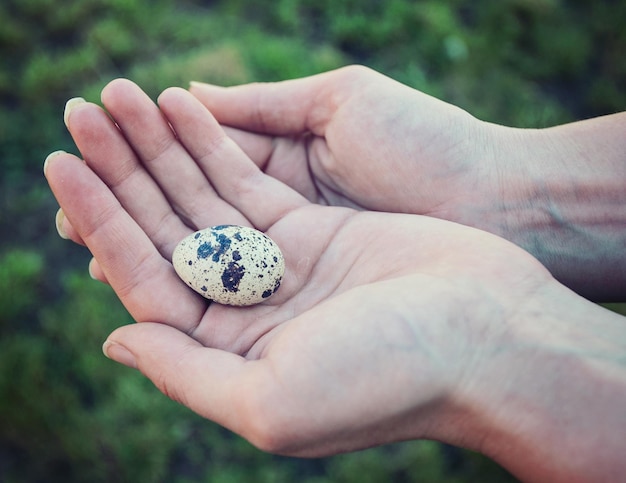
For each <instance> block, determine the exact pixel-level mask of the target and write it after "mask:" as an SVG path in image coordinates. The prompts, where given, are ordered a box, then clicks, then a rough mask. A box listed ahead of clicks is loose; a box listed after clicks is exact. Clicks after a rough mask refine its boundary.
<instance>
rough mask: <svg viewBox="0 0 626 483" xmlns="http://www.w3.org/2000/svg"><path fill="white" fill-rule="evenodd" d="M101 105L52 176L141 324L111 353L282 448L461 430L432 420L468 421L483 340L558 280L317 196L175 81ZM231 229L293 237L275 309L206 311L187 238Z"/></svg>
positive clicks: (518, 255)
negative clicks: (184, 250)
mask: <svg viewBox="0 0 626 483" xmlns="http://www.w3.org/2000/svg"><path fill="white" fill-rule="evenodd" d="M103 101H104V103H105V106H106V107H107V110H108V112H109V114H110V115H111V117H112V118H113V120H114V121H115V122H114V121H113V120H112V119H111V118H110V117H109V116H108V115H107V113H105V112H104V111H102V110H101V109H99V108H98V107H96V106H95V105H93V104H81V105H80V106H76V107H75V108H74V109H73V110H72V111H71V113H70V116H69V119H68V123H69V128H70V131H71V132H72V135H73V137H74V139H75V141H76V143H77V145H78V147H79V149H80V151H81V153H82V155H83V157H84V160H85V163H86V164H85V163H83V162H82V161H81V160H79V159H78V158H75V157H74V156H71V155H68V154H61V155H58V156H55V157H53V158H51V159H50V160H49V162H48V163H47V169H46V175H47V178H48V181H49V183H50V186H51V187H52V189H53V191H54V193H55V196H56V197H57V199H58V201H59V203H60V205H61V207H62V208H63V211H64V213H65V216H66V217H67V220H66V222H65V230H66V231H67V232H68V233H69V234H70V236H71V238H72V239H74V241H76V242H79V243H84V244H85V245H86V246H87V247H88V248H89V249H90V250H91V252H92V254H93V255H94V257H95V259H96V260H97V263H98V265H97V268H96V273H97V274H99V278H102V279H103V280H104V279H106V281H107V282H108V283H109V284H110V285H111V286H112V288H113V289H114V290H115V292H116V293H117V295H118V296H119V298H120V300H121V301H122V302H123V303H124V305H125V306H126V308H127V309H128V310H129V312H130V313H131V315H132V316H133V317H134V319H135V320H136V321H138V322H141V323H140V324H137V325H133V326H128V327H122V328H120V329H118V330H117V331H116V332H114V333H113V334H112V335H111V336H110V338H109V343H108V346H107V349H108V351H109V355H111V356H113V357H115V354H117V355H118V357H116V358H117V359H119V360H120V361H123V362H127V363H128V364H129V365H134V366H136V367H138V368H139V369H140V370H141V371H142V372H143V373H144V374H146V375H147V376H148V377H149V378H151V379H152V380H153V381H154V382H155V384H156V385H157V386H158V387H159V388H160V389H161V390H162V391H163V392H164V393H166V394H167V395H169V396H170V397H172V398H174V399H176V400H178V401H181V402H182V403H184V404H186V405H188V406H189V407H191V408H192V409H193V410H195V411H196V412H198V413H199V414H202V415H203V416H205V417H207V418H210V419H212V420H215V421H217V422H219V423H220V424H222V425H224V426H226V427H228V428H230V429H232V430H233V431H236V432H238V433H240V434H242V435H243V436H245V437H246V438H248V439H250V440H251V441H252V442H253V443H255V444H257V445H258V446H260V447H262V448H264V449H268V450H272V451H276V452H282V453H288V454H294V455H320V454H330V453H335V452H337V451H342V450H351V449H356V448H362V447H366V446H370V445H373V444H379V443H383V442H387V441H395V440H398V439H405V438H413V437H432V438H438V439H444V440H447V441H449V442H452V443H456V442H458V441H464V440H465V435H464V434H463V430H462V428H460V429H459V430H458V432H455V431H449V430H446V432H444V433H442V432H441V427H443V426H442V425H439V424H436V422H437V421H444V420H446V419H450V418H454V417H457V416H458V414H455V411H456V410H454V409H451V408H452V405H451V404H449V403H450V402H451V401H452V400H453V399H454V398H455V397H456V396H458V388H459V387H460V386H461V381H464V380H466V379H467V378H468V377H469V378H471V377H475V375H472V374H468V367H474V365H475V364H472V362H473V361H474V362H475V361H476V360H478V359H480V357H481V354H480V351H477V350H476V348H475V347H474V345H473V342H474V339H475V334H477V333H478V334H485V333H491V332H493V331H494V330H495V332H496V333H497V332H498V331H501V330H503V329H502V323H503V320H504V315H503V314H502V311H501V310H500V308H501V304H502V305H506V306H508V307H516V306H517V305H518V304H519V303H520V301H522V300H524V299H525V297H526V296H527V294H529V293H532V292H533V291H535V290H536V289H537V288H538V287H539V286H541V285H543V284H546V283H551V281H552V279H551V277H550V276H549V274H548V273H547V272H546V271H545V270H544V269H543V268H542V267H541V266H540V265H539V263H538V262H536V260H534V259H533V258H532V257H530V256H529V255H528V254H526V253H525V252H524V251H522V250H520V249H518V248H517V247H515V246H513V245H512V244H509V243H508V242H506V241H504V240H501V239H500V238H498V237H495V236H492V235H489V234H487V233H484V232H481V231H478V230H474V229H471V228H467V227H463V226H460V225H456V224H454V223H450V222H445V221H441V220H435V219H432V218H426V217H421V216H417V215H403V214H384V213H371V212H359V211H355V210H353V209H350V208H346V207H326V206H320V205H317V204H312V203H311V202H310V201H309V200H308V199H307V198H306V197H305V196H303V195H301V194H300V193H298V192H297V191H296V190H294V189H292V188H290V187H288V186H287V185H285V184H283V183H282V182H281V181H280V180H277V179H276V178H273V177H271V176H268V175H267V174H265V173H263V172H262V171H261V170H260V169H259V168H258V167H257V165H256V164H255V163H254V162H253V161H252V160H250V159H249V157H248V156H246V154H244V152H243V151H242V150H241V149H240V148H239V146H238V145H237V144H236V143H235V142H233V140H231V139H230V138H229V137H228V136H226V135H225V133H224V131H223V130H222V128H221V127H220V126H219V125H218V124H217V122H216V121H215V119H214V118H213V117H212V116H211V114H210V113H209V112H208V111H207V110H206V109H205V108H204V107H203V106H202V105H201V104H200V103H199V102H198V101H197V100H196V99H195V98H194V97H193V96H191V95H190V94H189V93H187V92H186V91H184V90H181V89H170V90H167V91H165V92H164V93H163V94H162V95H161V97H160V98H159V104H160V109H159V108H157V107H156V106H155V105H154V104H153V103H152V102H151V101H150V100H149V99H148V98H147V97H146V96H145V94H143V93H142V92H141V90H139V88H138V87H137V86H135V85H134V84H132V83H130V82H128V81H124V80H120V81H115V82H113V83H112V84H110V85H109V86H108V87H107V88H106V89H105V91H104V92H103ZM217 224H241V225H248V226H253V227H255V228H257V229H259V230H262V231H264V232H266V233H267V234H268V235H269V236H270V237H272V238H273V239H274V240H275V241H276V242H277V243H278V245H279V246H280V247H281V249H282V251H283V253H284V255H285V261H286V273H285V277H284V279H283V283H282V285H281V288H280V290H279V291H278V292H277V293H276V294H275V295H274V296H273V297H272V298H271V299H269V300H268V301H266V302H265V303H263V304H260V305H257V306H253V307H246V308H234V307H227V306H222V305H219V304H211V303H207V301H206V300H205V299H203V298H201V297H200V296H198V295H197V294H195V293H194V292H192V291H191V290H190V289H189V288H188V287H187V286H186V285H185V284H184V283H183V282H182V281H180V280H179V279H178V277H177V276H176V274H175V272H174V270H173V268H172V265H171V263H170V260H171V254H172V251H173V249H174V247H175V245H176V244H177V243H178V241H180V239H182V238H183V237H184V236H186V235H188V234H189V233H191V232H192V231H194V230H196V229H200V228H204V227H207V226H211V225H217ZM496 301H497V302H496ZM461 322H462V323H461ZM122 353H124V354H126V355H124V356H122V355H120V354H122ZM129 354H130V356H129ZM128 357H130V359H129V358H128ZM478 365H480V364H478ZM434 403H436V404H434Z"/></svg>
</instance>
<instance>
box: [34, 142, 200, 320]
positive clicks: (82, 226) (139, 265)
mask: <svg viewBox="0 0 626 483" xmlns="http://www.w3.org/2000/svg"><path fill="white" fill-rule="evenodd" d="M46 178H47V179H48V183H49V184H50V187H51V188H52V191H53V193H54V195H55V197H56V198H57V201H58V202H59V204H60V205H61V208H62V209H63V212H64V213H65V216H66V217H67V219H68V220H69V221H70V223H71V225H72V226H73V227H74V229H75V230H76V232H77V233H78V236H80V238H81V239H82V240H83V241H84V242H85V244H86V245H87V247H88V248H89V250H90V251H91V253H92V255H93V256H94V257H95V258H96V259H97V260H98V263H99V266H100V267H101V269H102V274H103V276H104V278H106V280H107V281H108V282H109V283H110V285H111V287H112V288H113V289H114V290H115V292H116V293H117V295H118V297H119V298H120V300H121V301H122V303H123V304H124V305H125V306H126V308H127V309H128V311H129V312H130V313H131V315H132V316H133V318H134V319H135V320H136V321H138V322H143V321H146V320H152V321H159V322H162V323H166V324H171V325H173V326H175V327H177V328H179V329H181V330H185V331H191V330H193V329H194V328H195V327H196V326H197V324H198V323H199V321H200V320H201V317H202V315H203V313H204V311H205V309H206V303H205V301H203V300H201V298H199V297H196V296H195V295H194V294H193V293H192V292H190V291H189V289H188V288H187V286H186V285H185V284H184V283H183V282H182V281H181V280H180V279H179V278H178V277H177V276H176V274H175V273H174V269H173V267H172V265H171V264H170V263H169V262H168V261H167V260H166V259H164V258H163V257H162V256H161V255H160V254H159V252H158V251H157V249H156V247H155V246H154V244H153V243H152V241H151V240H150V238H149V237H148V236H147V235H146V233H145V232H144V231H143V230H142V229H141V227H140V226H138V225H137V223H136V222H135V220H134V219H133V218H132V217H131V216H130V215H129V214H128V213H127V212H126V211H125V210H124V209H123V207H122V206H121V205H120V203H119V202H118V200H117V199H116V197H115V195H114V194H113V193H112V192H111V191H110V190H109V188H108V187H107V186H106V185H105V184H104V183H103V182H102V181H101V180H100V178H98V176H96V174H95V173H94V172H93V171H91V169H89V167H88V166H86V165H85V163H83V162H82V161H81V160H80V159H78V158H76V157H75V156H72V155H71V154H67V153H64V154H61V155H58V156H55V157H54V158H52V159H49V160H48V163H47V167H46Z"/></svg>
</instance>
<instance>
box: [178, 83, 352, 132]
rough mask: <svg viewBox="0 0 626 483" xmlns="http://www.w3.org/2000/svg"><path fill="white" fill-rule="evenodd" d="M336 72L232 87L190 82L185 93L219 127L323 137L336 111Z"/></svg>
mask: <svg viewBox="0 0 626 483" xmlns="http://www.w3.org/2000/svg"><path fill="white" fill-rule="evenodd" d="M338 72H341V71H334V72H327V73H324V74H318V75H315V76H311V77H306V78H302V79H295V80H288V81H282V82H272V83H255V84H246V85H241V86H233V87H219V86H214V85H210V84H202V83H199V82H192V83H191V84H190V88H189V91H190V92H191V93H192V94H193V95H194V96H196V97H197V98H198V99H199V100H200V101H201V102H202V103H203V104H204V105H205V106H206V107H207V108H208V109H209V110H210V111H211V112H212V113H213V115H214V116H215V118H216V119H217V120H218V121H219V122H220V123H221V124H227V125H229V126H234V127H238V128H241V129H246V130H250V131H257V132H261V133H267V134H275V135H291V134H299V133H303V132H306V131H311V132H313V133H315V134H317V135H318V136H323V135H324V131H325V129H326V125H327V123H328V122H329V120H330V119H331V117H332V115H333V113H334V109H335V107H336V104H334V103H333V94H334V92H333V89H332V86H333V83H334V79H335V78H336V77H337V73H338Z"/></svg>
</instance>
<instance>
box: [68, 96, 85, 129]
mask: <svg viewBox="0 0 626 483" xmlns="http://www.w3.org/2000/svg"><path fill="white" fill-rule="evenodd" d="M86 103H87V101H86V100H85V99H83V98H82V97H73V98H72V99H70V100H69V101H67V102H66V103H65V109H64V110H63V122H64V123H65V127H67V128H68V129H69V127H70V115H71V113H72V111H74V110H76V108H78V107H79V106H81V105H83V104H86Z"/></svg>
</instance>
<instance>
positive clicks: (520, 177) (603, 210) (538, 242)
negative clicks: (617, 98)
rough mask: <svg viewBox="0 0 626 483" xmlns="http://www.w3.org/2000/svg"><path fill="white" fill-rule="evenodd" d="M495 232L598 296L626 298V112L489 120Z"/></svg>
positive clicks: (600, 298) (564, 279) (586, 292)
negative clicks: (574, 118) (558, 120)
mask: <svg viewBox="0 0 626 483" xmlns="http://www.w3.org/2000/svg"><path fill="white" fill-rule="evenodd" d="M489 126H490V128H489V129H490V131H491V136H492V143H491V145H492V146H494V148H493V152H492V153H491V157H492V159H491V161H490V162H491V163H493V164H494V165H495V166H496V168H495V172H497V173H501V175H500V177H499V178H498V179H497V182H496V183H495V185H496V186H497V192H496V194H495V195H494V198H495V199H496V200H497V201H496V203H495V204H496V205H497V206H498V208H497V209H496V210H495V211H496V213H497V216H498V217H499V218H500V220H499V224H498V226H497V228H496V229H495V230H493V231H494V232H496V233H498V234H500V235H501V236H503V237H505V238H507V239H509V240H511V241H513V242H514V243H516V244H518V245H519V246H521V247H523V248H524V249H526V250H528V251H529V252H531V253H532V254H533V255H534V256H535V257H537V258H538V259H539V260H540V261H541V262H542V263H543V264H544V265H545V266H546V267H547V268H548V269H549V270H550V271H551V272H552V273H553V275H554V276H555V277H556V278H557V279H558V280H560V281H561V282H563V283H564V284H565V285H567V286H568V287H570V288H572V289H573V290H575V291H576V292H578V293H579V294H581V295H583V296H585V297H587V298H590V299H592V300H596V301H619V300H623V299H624V297H626V290H625V288H624V287H626V259H625V258H624V257H623V253H624V249H626V229H625V228H624V227H626V210H625V209H624V207H625V206H626V154H624V153H626V141H625V139H626V138H624V137H623V132H624V130H625V129H626V115H614V116H606V117H604V118H597V119H592V120H589V121H583V122H580V123H573V124H569V125H564V126H558V127H554V128H548V129H539V130H536V129H515V128H507V127H503V126H496V125H489Z"/></svg>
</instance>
